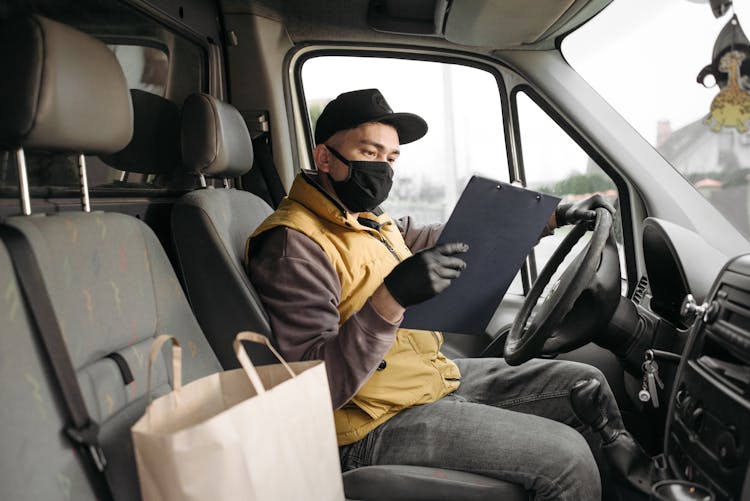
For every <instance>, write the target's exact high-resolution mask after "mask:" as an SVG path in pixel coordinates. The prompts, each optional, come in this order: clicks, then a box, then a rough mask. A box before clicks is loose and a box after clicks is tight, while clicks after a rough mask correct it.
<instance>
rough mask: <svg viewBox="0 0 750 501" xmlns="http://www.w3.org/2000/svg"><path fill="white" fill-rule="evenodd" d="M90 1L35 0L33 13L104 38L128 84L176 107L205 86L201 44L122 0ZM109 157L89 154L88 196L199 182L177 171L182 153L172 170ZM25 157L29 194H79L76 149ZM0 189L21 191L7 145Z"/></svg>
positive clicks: (12, 193) (0, 158)
mask: <svg viewBox="0 0 750 501" xmlns="http://www.w3.org/2000/svg"><path fill="white" fill-rule="evenodd" d="M92 1H93V0H92ZM92 1H82V2H78V3H76V4H74V5H68V4H67V3H66V4H65V5H66V7H65V8H63V7H62V6H61V5H60V4H58V3H56V2H53V1H48V2H45V1H40V2H38V4H37V5H35V6H34V7H33V9H32V12H33V13H36V14H40V15H44V16H46V17H49V18H51V19H54V20H57V21H60V22H63V23H66V24H70V25H72V26H73V27H76V28H77V29H79V30H82V31H85V32H88V33H89V34H91V35H93V36H95V37H97V38H99V39H101V40H102V41H103V42H105V43H106V44H107V47H108V48H109V49H110V50H111V51H112V52H113V53H114V55H115V57H116V58H117V60H118V62H119V63H120V66H121V68H122V70H123V73H124V75H125V79H126V81H127V84H128V88H130V89H137V90H139V91H144V92H149V93H151V94H154V95H157V96H159V97H161V98H164V99H166V100H168V101H171V102H172V103H174V106H175V109H177V110H178V109H179V107H180V106H182V102H183V101H184V99H185V98H186V97H187V96H188V95H189V94H191V93H193V92H200V91H203V90H205V88H206V78H205V71H206V67H207V63H206V56H205V51H204V50H203V49H202V48H201V47H200V46H199V45H198V44H196V43H195V42H193V41H192V40H190V39H188V38H186V37H185V36H182V35H181V34H179V33H176V32H174V31H171V30H169V29H167V28H165V27H164V26H162V25H161V24H159V23H158V22H156V21H155V20H153V19H151V18H149V17H146V16H144V15H141V14H140V13H138V12H137V11H134V10H133V9H128V8H126V7H124V6H122V5H120V4H119V3H116V2H95V4H96V5H93V4H92ZM29 8H31V7H29ZM106 112H107V110H102V113H106ZM154 119H156V118H155V117H154ZM177 127H178V125H177ZM108 162H110V163H111V160H107V159H106V158H100V157H99V156H96V155H87V156H86V168H87V173H88V184H89V190H90V193H91V195H92V196H97V195H103V196H108V195H118V194H121V195H133V194H135V193H136V192H139V193H143V194H149V193H163V192H167V191H170V190H185V189H190V188H193V187H195V186H197V183H198V181H197V179H195V178H194V177H193V176H189V175H185V174H183V173H182V169H181V166H180V163H179V158H175V160H174V165H173V166H167V167H165V168H164V169H161V170H162V171H166V172H169V171H171V173H169V174H164V173H162V174H142V173H134V172H123V171H121V170H118V169H116V168H114V167H112V166H111V165H110V163H108ZM26 164H27V172H28V178H29V185H30V186H29V187H30V192H31V195H32V197H53V196H54V197H78V193H79V176H78V167H77V159H76V156H75V155H63V154H57V153H52V152H38V151H34V152H26ZM0 196H1V197H8V198H16V197H18V176H17V168H16V164H15V155H12V154H9V153H8V152H3V153H0Z"/></svg>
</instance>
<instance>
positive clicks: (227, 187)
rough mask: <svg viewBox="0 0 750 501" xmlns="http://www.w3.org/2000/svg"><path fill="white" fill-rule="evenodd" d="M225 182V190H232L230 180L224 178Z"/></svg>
mask: <svg viewBox="0 0 750 501" xmlns="http://www.w3.org/2000/svg"><path fill="white" fill-rule="evenodd" d="M223 181H224V188H226V189H229V188H231V186H229V179H227V178H224V179H223Z"/></svg>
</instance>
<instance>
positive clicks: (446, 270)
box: [383, 242, 469, 308]
mask: <svg viewBox="0 0 750 501" xmlns="http://www.w3.org/2000/svg"><path fill="white" fill-rule="evenodd" d="M467 250H469V246H468V245H466V244H464V243H458V242H455V243H449V244H443V245H438V246H437V247H431V248H429V249H425V250H423V251H420V252H417V253H416V254H414V255H413V256H411V257H409V258H408V259H405V260H403V261H401V263H399V264H398V266H396V267H395V268H393V271H391V273H390V274H389V275H388V276H387V277H385V280H383V282H384V283H385V286H386V288H387V289H388V292H390V293H391V295H392V296H393V298H394V299H395V300H396V301H398V304H400V305H401V306H403V307H404V308H406V307H407V306H411V305H413V304H417V303H421V302H422V301H426V300H428V299H430V298H431V297H434V296H437V295H438V294H440V293H441V292H443V291H444V290H445V289H447V288H448V286H449V285H450V284H451V281H452V280H453V279H454V278H458V276H459V275H461V271H463V270H464V268H466V263H465V262H464V261H463V260H461V259H459V258H457V257H453V255H454V254H459V253H463V252H466V251H467Z"/></svg>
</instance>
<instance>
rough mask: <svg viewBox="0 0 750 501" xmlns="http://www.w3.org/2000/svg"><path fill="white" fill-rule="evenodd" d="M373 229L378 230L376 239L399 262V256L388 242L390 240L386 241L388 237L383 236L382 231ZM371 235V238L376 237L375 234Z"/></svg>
mask: <svg viewBox="0 0 750 501" xmlns="http://www.w3.org/2000/svg"><path fill="white" fill-rule="evenodd" d="M375 231H377V232H378V237H380V238H378V240H380V241H381V242H382V243H383V245H385V247H386V248H387V249H388V250H389V251H390V252H391V255H393V257H395V258H396V261H398V262H399V263H400V262H401V258H400V257H398V254H396V250H395V249H394V248H393V246H392V245H391V244H390V242H389V241H388V239H386V238H385V235H383V234H382V233H380V230H375ZM370 234H371V235H372V233H370ZM372 236H373V238H377V237H376V236H375V235H372Z"/></svg>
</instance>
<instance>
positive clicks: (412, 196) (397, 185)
mask: <svg viewBox="0 0 750 501" xmlns="http://www.w3.org/2000/svg"><path fill="white" fill-rule="evenodd" d="M302 84H303V90H304V94H305V101H306V105H307V110H308V118H309V121H310V130H311V131H312V130H314V127H315V122H316V120H317V118H318V116H319V115H320V113H321V112H322V111H323V108H324V107H325V105H326V104H327V103H328V102H329V101H331V100H332V99H334V98H335V97H336V96H338V95H339V94H341V93H342V92H347V91H350V90H355V89H366V88H373V87H374V88H377V89H380V91H381V92H382V93H383V95H384V96H385V98H386V100H387V101H388V104H390V106H391V108H393V110H394V111H397V112H398V111H409V112H412V113H416V114H418V115H420V116H421V117H423V118H424V119H425V120H426V121H427V124H428V126H429V130H428V132H427V134H426V135H425V137H423V138H422V139H420V140H419V141H416V142H414V143H411V144H406V145H403V146H402V147H401V156H400V157H399V159H398V161H397V163H396V165H395V168H394V172H395V175H394V182H393V189H392V190H391V194H390V196H389V197H388V200H386V202H385V203H384V204H383V208H384V209H385V210H386V211H387V212H388V213H389V214H390V215H391V216H393V217H394V218H399V217H402V216H407V215H408V216H411V217H413V218H414V219H415V220H416V221H417V222H418V223H420V224H429V223H444V222H446V221H447V220H448V218H449V217H450V214H451V212H452V210H453V207H454V206H455V205H456V202H457V201H458V197H459V196H460V195H461V192H462V191H463V189H464V187H465V186H466V183H467V182H468V181H469V179H470V178H471V176H472V175H475V174H476V175H481V176H484V177H488V178H491V179H497V180H500V181H506V182H507V181H508V180H509V168H508V159H507V152H506V148H505V134H504V131H503V113H502V106H501V104H500V88H499V85H498V80H497V79H496V77H495V75H493V74H492V73H490V72H488V71H486V70H483V69H479V68H474V67H470V66H464V65H460V64H449V63H442V62H434V61H419V60H409V59H395V58H384V57H359V56H320V57H314V58H311V59H309V60H307V61H306V62H305V63H304V64H303V66H302ZM509 292H511V293H515V294H521V293H523V287H522V283H521V280H520V275H519V277H517V278H516V280H515V281H514V282H513V284H512V285H511V287H510V289H509Z"/></svg>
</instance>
